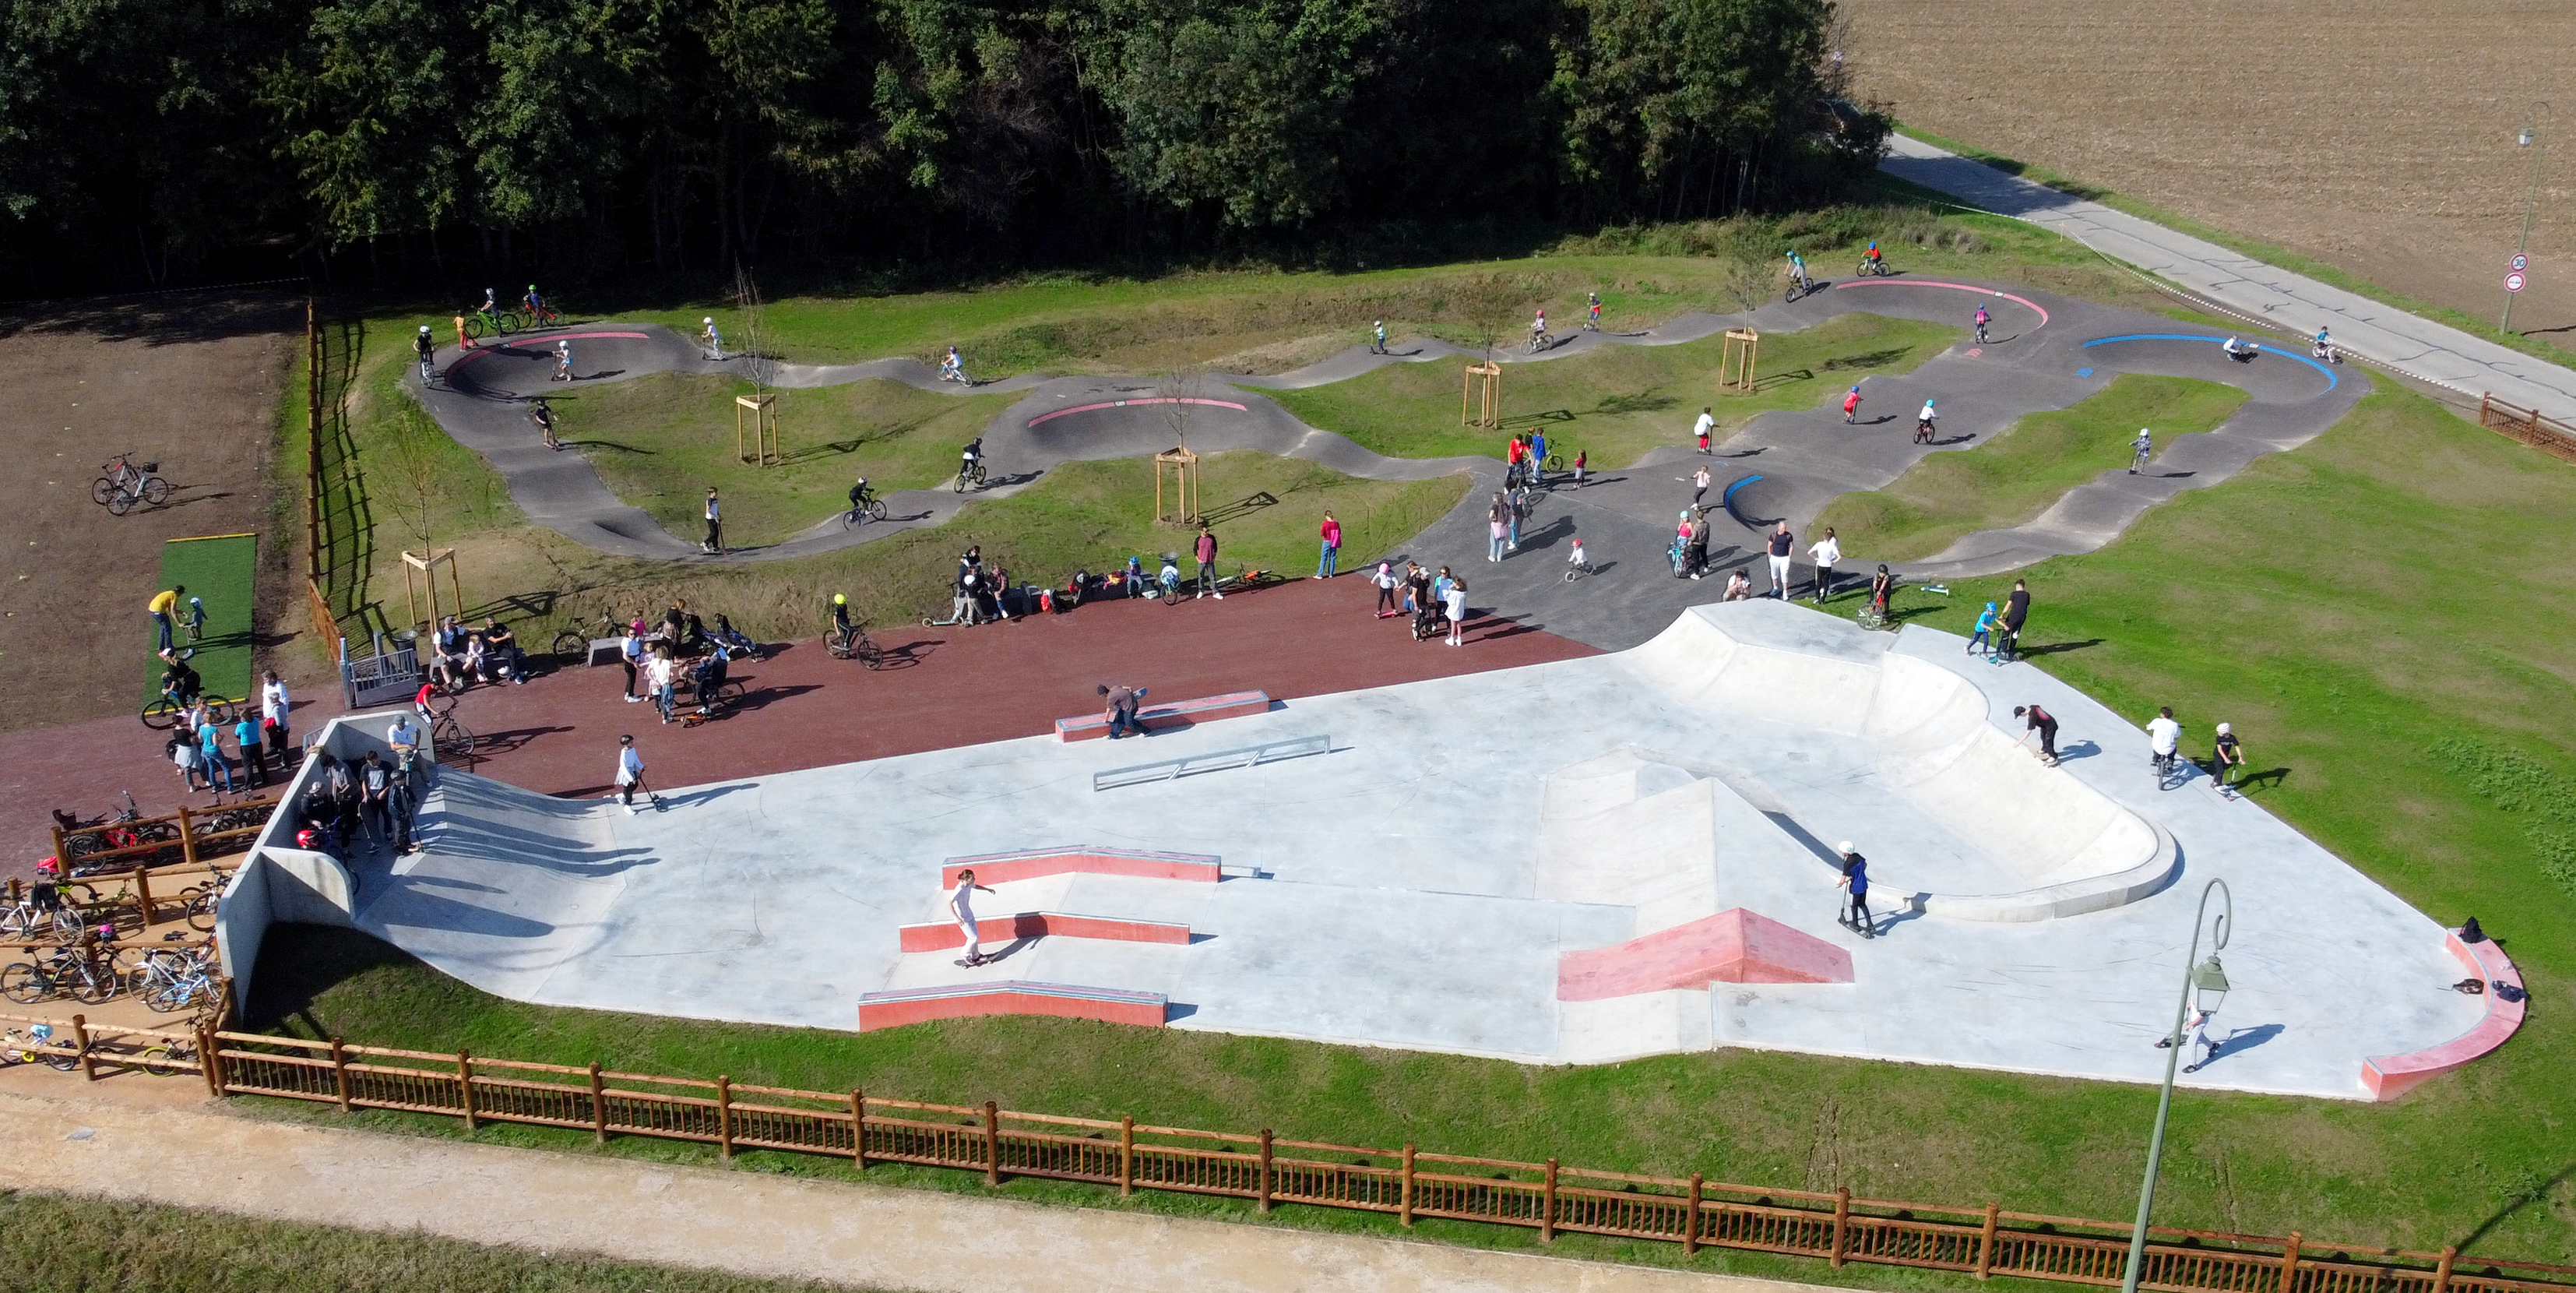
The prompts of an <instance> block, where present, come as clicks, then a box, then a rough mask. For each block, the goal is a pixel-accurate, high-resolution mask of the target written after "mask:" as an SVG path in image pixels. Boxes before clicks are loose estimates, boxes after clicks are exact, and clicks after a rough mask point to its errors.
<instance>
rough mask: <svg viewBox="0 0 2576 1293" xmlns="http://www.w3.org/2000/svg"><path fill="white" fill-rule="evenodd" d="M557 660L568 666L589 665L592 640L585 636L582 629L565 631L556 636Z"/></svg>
mask: <svg viewBox="0 0 2576 1293" xmlns="http://www.w3.org/2000/svg"><path fill="white" fill-rule="evenodd" d="M555 659H557V660H561V661H563V662H564V663H566V664H586V663H588V662H589V661H590V639H589V638H588V637H586V636H584V635H583V634H582V631H581V630H580V629H565V630H564V631H563V632H561V633H557V634H555Z"/></svg>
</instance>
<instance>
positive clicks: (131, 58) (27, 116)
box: [0, 0, 1886, 296]
mask: <svg viewBox="0 0 2576 1293" xmlns="http://www.w3.org/2000/svg"><path fill="white" fill-rule="evenodd" d="M0 10H4V11H5V13H6V24H7V25H6V29H5V31H0V212H5V216H0V232H5V234H6V241H5V243H0V296H24V295H34V294H40V293H46V292H59V291H67V290H86V291H115V290H124V289H130V288H134V287H145V286H157V285H162V284H165V283H185V282H189V281H204V280H205V279H207V278H209V277H223V276H227V275H231V276H241V275H246V274H256V273H259V272H261V271H263V270H265V271H268V272H271V273H281V274H291V273H299V272H305V273H313V274H316V275H327V276H331V277H334V278H341V277H350V276H357V277H362V278H364V277H372V278H374V279H376V280H379V281H382V280H386V279H391V280H394V281H403V280H433V279H444V278H447V277H448V276H449V275H450V273H451V272H459V273H466V274H468V275H469V276H471V274H472V273H473V272H475V271H482V270H491V271H494V272H496V273H503V272H508V271H513V270H525V271H526V272H528V273H529V274H532V275H533V274H538V273H542V274H543V275H545V276H546V277H548V278H549V279H552V280H557V281H563V280H578V279H590V278H599V277H603V276H612V275H621V274H633V273H637V272H651V271H659V272H664V273H672V272H677V273H707V272H717V271H721V270H722V269H723V268H725V267H727V266H730V265H733V264H735V263H737V262H751V263H759V262H776V261H779V260H782V259H797V258H848V257H857V258H885V259H905V260H912V261H935V260H939V259H942V258H953V257H958V256H965V255H973V256H986V257H995V258H999V259H1004V260H1008V261H1012V262H1016V263H1045V262H1068V261H1075V260H1079V259H1081V258H1084V257H1089V256H1097V255H1101V254H1105V253H1106V254H1136V253H1140V252H1149V251H1153V252H1178V253H1181V254H1190V253H1193V252H1199V251H1206V250H1210V249H1218V250H1221V249H1224V248H1227V247H1229V246H1244V245H1260V244H1263V243H1264V242H1265V240H1267V241H1269V242H1289V243H1293V242H1296V241H1299V240H1304V241H1308V242H1314V241H1318V240H1321V241H1330V240H1333V239H1349V238H1355V237H1362V236H1374V235H1375V234H1377V233H1379V232H1382V231H1385V230H1388V229H1398V230H1401V229H1407V228H1411V229H1421V230H1436V229H1438V228H1442V227H1445V226H1451V225H1456V224H1460V223H1464V222H1472V221H1479V220H1486V221H1505V222H1515V223H1524V224H1545V225H1552V226H1562V227H1580V226H1586V225H1601V224H1607V223H1616V222H1627V221H1645V220H1658V219H1677V218H1683V217H1691V218H1698V217H1703V216H1711V215H1716V216H1723V215H1727V214H1730V213H1733V212H1737V211H1742V210H1756V209H1779V208H1781V207H1784V206H1789V205H1796V204H1800V203H1805V202H1812V201H1819V200H1824V199H1829V198H1832V197H1835V196H1839V195H1840V194H1841V192H1842V191H1843V190H1845V189H1846V188H1847V187H1848V186H1849V185H1850V184H1852V183H1853V182H1855V181H1856V178H1857V177H1858V176H1859V175H1861V174H1863V173H1865V171H1866V170H1867V168H1868V167H1869V166H1870V165H1871V164H1873V163H1874V161H1875V159H1876V157H1877V153H1878V150H1879V148H1880V146H1881V144H1882V142H1883V139H1884V137H1885V132H1886V122H1885V121H1884V119H1883V118H1881V117H1879V116H1877V115H1875V114H1872V113H1867V112H1862V111H1858V110H1855V109H1852V108H1851V107H1850V106H1849V105H1848V104H1847V103H1845V102H1844V101H1843V100H1841V99H1840V98H1839V97H1838V95H1839V92H1840V89H1841V87H1840V86H1839V85H1838V84H1836V73H1835V71H1834V68H1835V65H1836V64H1835V61H1834V60H1833V58H1832V49H1833V46H1834V43H1835V41H1834V37H1833V30H1834V24H1835V22H1836V15H1835V11H1834V6H1833V4H1832V3H1831V0H0Z"/></svg>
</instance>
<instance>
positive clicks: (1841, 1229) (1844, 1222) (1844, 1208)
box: [1833, 1185, 1851, 1270]
mask: <svg viewBox="0 0 2576 1293" xmlns="http://www.w3.org/2000/svg"><path fill="white" fill-rule="evenodd" d="M1850 1242H1851V1187H1850V1186H1848V1185H1846V1186H1842V1187H1840V1188H1838V1189H1836V1190H1835V1191H1834V1255H1833V1263H1834V1267H1835V1269H1837V1270H1839V1269H1841V1267H1842V1264H1843V1250H1844V1248H1845V1247H1846V1246H1847V1245H1849V1244H1850Z"/></svg>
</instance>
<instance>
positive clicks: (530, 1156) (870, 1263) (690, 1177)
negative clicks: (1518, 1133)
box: [0, 1083, 1813, 1293]
mask: <svg viewBox="0 0 2576 1293" xmlns="http://www.w3.org/2000/svg"><path fill="white" fill-rule="evenodd" d="M71 1090H72V1091H73V1092H75V1093H78V1094H73V1095H65V1096H56V1095H46V1094H21V1093H17V1092H10V1093H6V1094H0V1182H5V1183H6V1184H7V1185H8V1186H9V1187H11V1188H16V1189H30V1190H51V1191H64V1192H68V1193H74V1194H85V1195H93V1196H105V1197H108V1198H113V1199H130V1200H137V1201H143V1202H151V1203H160V1204H169V1205H175V1206H179V1207H189V1208H213V1209H219V1210H221V1211H225V1212H233V1213H239V1214H244V1215H248V1216H254V1217H264V1218H273V1219H277V1220H283V1221H297V1222H306V1223H311V1224H317V1225H331V1226H346V1227H354V1228H359V1229H368V1230H387V1231H397V1232H426V1233H429V1234H435V1235H441V1236H444V1237H447V1238H450V1239H461V1240H466V1241H468V1242H472V1243H482V1244H510V1245H514V1246H517V1247H521V1248H533V1249H537V1250H540V1251H542V1252H553V1251H559V1250H560V1251H567V1252H585V1253H597V1254H600V1255H602V1256H607V1257H613V1258H618V1259H620V1260H626V1261H640V1262H653V1263H659V1264H663V1265H670V1266H690V1267H704V1268H712V1269H718V1270H724V1271H728V1272H732V1273H735V1274H740V1275H745V1276H751V1277H754V1278H760V1279H806V1280H821V1281H826V1282H830V1283H836V1284H849V1285H858V1286H866V1287H876V1288H886V1289H935V1290H943V1291H949V1290H953V1291H954V1293H985V1291H986V1290H991V1289H1008V1290H1012V1293H1056V1291H1057V1290H1062V1291H1063V1293H1093V1291H1094V1290H1098V1289H1103V1288H1116V1289H1122V1290H1137V1291H1138V1293H1154V1291H1157V1290H1170V1291H1171V1293H1273V1291H1278V1293H1287V1291H1289V1290H1297V1291H1300V1293H1329V1291H1331V1290H1351V1291H1352V1293H1414V1291H1416V1290H1418V1291H1420V1293H1435V1291H1436V1293H1488V1291H1489V1293H1521V1291H1523V1290H1540V1289H1547V1290H1582V1291H1584V1293H1595V1291H1598V1293H1609V1291H1610V1290H1637V1291H1638V1293H1797V1291H1799V1290H1805V1289H1808V1288H1811V1287H1813V1286H1810V1285H1804V1284H1789V1283H1782V1282H1777V1281H1771V1280H1756V1279H1746V1278H1743V1277H1740V1276H1723V1275H1699V1274H1689V1273H1683V1272H1676V1271H1659V1270H1651V1269H1646V1268H1640V1267H1633V1266H1612V1265H1606V1264H1599V1263H1591V1262H1576V1261H1567V1260H1564V1259H1560V1258H1554V1257H1541V1256H1533V1255H1529V1254H1523V1253H1497V1252H1486V1251H1481V1250H1478V1249H1473V1248H1464V1247H1452V1246H1447V1245H1439V1244H1428V1243H1415V1242H1409V1241H1405V1240H1397V1239H1385V1238H1378V1237H1374V1236H1360V1235H1337V1234H1325V1233H1320V1232H1316V1231H1308V1230H1294V1229H1289V1228H1286V1227H1278V1226H1261V1225H1245V1224H1238V1223H1230V1222H1223V1221H1205V1220H1196V1219H1184V1218H1175V1217H1161V1216H1153V1215H1149V1214H1144V1213H1136V1212H1113V1211H1107V1210H1100V1209H1091V1208H1068V1207H1053V1206H1047V1205H1043V1204H1031V1203H1019V1202H1013V1201H1008V1200H1003V1199H996V1198H984V1197H977V1196H975V1195H965V1194H946V1193H936V1192H932V1191H927V1190H899V1189H889V1188H885V1187H879V1186H866V1185H853V1184H845V1183H840V1182H832V1181H809V1180H798V1179H795V1178H792V1177H785V1176H774V1175H770V1174H767V1173H762V1172H748V1171H727V1170H722V1169H716V1168H701V1167H673V1166H666V1165H659V1164H644V1163H638V1162H635V1161H633V1160H630V1159H620V1158H608V1157H590V1156H585V1155H576V1154H558V1153H549V1152H545V1151H542V1150H529V1149H514V1148H504V1147H502V1146H497V1145H478V1144H467V1143H460V1142H456V1141H446V1140H432V1139H426V1138H417V1137H407V1136H386V1135H379V1134H374V1133H368V1132H361V1131H351V1130H343V1129H340V1128H333V1127H317V1126H310V1125H304V1124H298V1123H285V1122H269V1121H264V1120H261V1119H256V1118H250V1117H239V1116H233V1115H229V1114H226V1113H222V1112H218V1111H216V1110H214V1109H212V1108H209V1107H207V1106H205V1105H203V1104H198V1105H194V1106H189V1105H182V1104H169V1103H160V1102H155V1103H152V1104H128V1103H122V1102H116V1101H112V1100H108V1099H102V1098H99V1097H98V1096H95V1095H91V1094H88V1093H86V1092H80V1088H79V1087H78V1084H77V1083H74V1084H72V1087H71ZM156 1104H157V1105H158V1107H155V1106H156ZM75 1137H77V1139H75ZM537 1200H542V1201H543V1206H522V1205H524V1204H526V1203H529V1202H531V1201H537Z"/></svg>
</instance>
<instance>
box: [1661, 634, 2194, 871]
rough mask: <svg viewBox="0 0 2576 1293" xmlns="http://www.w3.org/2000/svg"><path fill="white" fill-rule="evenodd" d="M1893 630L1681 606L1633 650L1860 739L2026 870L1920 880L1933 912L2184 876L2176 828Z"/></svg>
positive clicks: (1928, 813) (1940, 820)
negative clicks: (2109, 792)
mask: <svg viewBox="0 0 2576 1293" xmlns="http://www.w3.org/2000/svg"><path fill="white" fill-rule="evenodd" d="M1895 641H1896V637H1895V635H1893V634H1884V633H1872V632H1867V631H1864V630H1862V629H1860V628H1858V627H1856V626H1854V625H1851V624H1848V623H1844V622H1842V621H1839V620H1835V619H1832V618H1830V617H1827V616H1821V615H1814V614H1810V613H1807V612H1804V611H1800V610H1797V609H1794V608H1792V607H1790V606H1787V605H1785V604H1782V603H1779V602H1775V601H1769V600H1760V601H1752V602H1737V603H1732V604H1726V605H1719V606H1701V607H1695V608H1692V609H1690V610H1687V611H1684V612H1683V613H1682V614H1681V616H1680V617H1679V618H1677V619H1676V620H1675V621H1674V622H1673V624H1672V626H1671V627H1670V628H1667V629H1666V630H1665V631H1664V632H1663V633H1661V634H1659V635H1657V636H1656V637H1655V638H1654V640H1652V641H1650V642H1648V643H1646V644H1645V645H1643V646H1640V647H1638V648H1636V649H1635V650H1633V651H1630V652H1628V653H1627V654H1626V655H1624V656H1622V657H1620V659H1621V661H1622V663H1623V665H1624V666H1625V667H1626V668H1628V669H1629V670H1631V671H1632V672H1634V673H1635V674H1636V675H1637V677H1638V678H1639V679H1640V680H1641V681H1643V682H1645V683H1646V684H1648V685H1650V686H1652V687H1654V688H1656V689H1658V690H1660V691H1661V692H1663V693H1664V694H1665V695H1666V696H1668V697H1670V698H1671V700H1672V701H1673V702H1674V703H1676V704H1678V705H1681V706H1683V707H1685V708H1690V709H1698V710H1703V711H1706V712H1709V713H1712V714H1724V715H1726V716H1727V717H1728V718H1730V719H1733V720H1739V721H1740V720H1744V719H1753V720H1758V721H1762V722H1768V723H1776V724H1779V725H1781V726H1783V727H1788V728H1794V729H1801V730H1804V731H1808V732H1815V733H1822V734H1824V735H1826V736H1828V737H1832V738H1839V739H1841V740H1845V741H1857V742H1859V743H1860V744H1861V746H1862V747H1864V748H1865V749H1866V751H1867V755H1868V758H1869V760H1870V762H1871V764H1872V765H1873V766H1874V768H1875V773H1876V777H1877V779H1878V780H1879V781H1880V782H1881V783H1882V784H1883V785H1884V786H1885V788H1887V789H1889V790H1892V791H1894V792H1895V794H1896V795H1897V797H1898V798H1900V799H1902V800H1903V801H1904V802H1905V803H1906V804H1907V805H1908V806H1909V807H1911V808H1912V809H1913V810H1914V811H1916V812H1919V813H1921V814H1922V815H1923V816H1924V817H1925V818H1927V819H1929V820H1930V821H1931V822H1932V823H1933V824H1935V825H1937V826H1939V827H1940V828H1942V829H1943V830H1946V831H1948V832H1949V833H1950V834H1951V835H1953V836H1955V837H1957V838H1958V839H1960V840H1962V841H1969V842H1972V844H1973V846H1974V847H1976V848H1977V849H1979V850H1980V851H1982V852H1983V853H1984V854H1985V860H1986V861H1987V862H1989V863H1991V865H1992V866H1993V868H1994V869H1995V870H1996V871H1998V872H2001V873H2002V874H2004V875H2007V876H2009V877H2011V879H2012V880H2013V881H2015V882H2017V883H2018V887H2013V888H2007V889H2000V890H1998V889H1995V888H1993V887H1992V886H1991V885H1990V884H1988V885H1981V886H1979V887H1981V888H1982V889H1983V891H1982V892H1947V891H1944V889H1943V888H1942V887H1941V886H1939V884H1938V882H1937V880H1935V882H1934V883H1932V884H1930V885H1927V886H1925V887H1923V888H1921V889H1918V890H1917V891H1916V892H1914V893H1913V894H1912V898H1913V902H1914V904H1915V905H1916V906H1918V907H1920V908H1921V909H1922V910H1923V911H1925V912H1926V913H1927V914H1930V915H1936V916H1945V917H1950V918H1954V919H1961V920H1984V921H2027V920H2048V919H2053V918H2055V917H2059V916H2072V915H2078V914H2081V913H2083V912H2089V911H2100V910H2103V909H2105V908H2109V907H2116V906H2120V905H2122V904H2124V903H2129V902H2134V901H2136V900H2137V899H2139V898H2141V897H2144V896H2146V895H2147V894H2150V893H2153V892H2155V891H2156V890H2157V889H2158V888H2161V887H2162V886H2163V885H2165V884H2166V883H2168V882H2169V881H2170V880H2171V879H2172V876H2173V873H2174V871H2175V869H2176V867H2177V866H2178V865H2179V856H2178V854H2177V852H2176V850H2175V847H2174V844H2173V841H2172V839H2171V838H2170V837H2169V836H2167V835H2166V834H2165V833H2164V832H2163V831H2161V830H2159V829H2157V828H2156V827H2155V826H2153V825H2151V824H2150V823H2148V822H2147V821H2146V820H2144V819H2143V818H2141V817H2139V816H2138V815H2137V814H2135V813H2133V812H2130V811H2129V810H2127V809H2125V808H2122V807H2120V806H2119V805H2118V804H2115V803H2113V802H2112V801H2111V800H2110V799H2109V798H2107V797H2105V796H2104V795H2102V794H2101V793H2100V792H2098V791H2096V790H2094V789H2092V788H2091V787H2089V786H2086V785H2084V784H2083V783H2082V782H2080V781H2077V780H2076V779H2075V778H2073V777H2072V776H2069V775H2067V774H2066V773H2065V772H2064V771H2063V770H2061V769H2057V768H2051V767H2049V766H2047V765H2045V764H2043V763H2041V762H2040V761H2039V760H2038V759H2036V758H2034V757H2032V755H2031V753H2030V752H2029V751H2028V750H2027V749H2024V748H2021V747H2018V746H2016V745H2015V743H2014V741H2013V738H2012V737H2011V736H2010V735H2009V734H2007V733H2006V732H2004V731H2003V730H2001V729H1999V728H1997V727H1996V726H1995V725H1994V724H1993V723H1992V722H1990V721H1989V720H1988V718H1987V715H1988V714H1989V713H1990V712H1991V710H1992V701H1991V699H1990V698H1989V697H1988V696H1987V695H1986V694H1985V693H1984V691H1982V690H1981V689H1980V688H1979V687H1978V686H1977V685H1976V683H1974V682H1972V681H1971V680H1969V679H1967V678H1964V677H1961V676H1959V675H1958V674H1956V673H1952V672H1950V671H1948V670H1945V669H1942V668H1940V667H1939V666H1937V665H1934V664H1931V663H1928V662H1926V661H1922V660H1917V659H1913V658H1910V657H1907V656H1902V655H1891V654H1889V651H1888V648H1889V647H1890V646H1892V645H1893V644H1894V643H1895ZM1759 775H1760V774H1759V773H1736V774H1735V775H1734V776H1732V777H1730V778H1729V780H1730V781H1737V780H1738V779H1740V778H1744V777H1751V778H1754V779H1755V780H1757V781H1758V779H1759ZM1736 789H1738V790H1739V791H1740V792H1741V793H1742V794H1743V795H1744V797H1745V798H1747V799H1749V800H1751V801H1753V802H1755V803H1756V804H1765V805H1767V804H1770V803H1771V802H1772V801H1773V800H1774V799H1775V796H1772V795H1770V794H1769V793H1768V791H1767V789H1766V788H1765V787H1762V786H1759V785H1741V784H1739V785H1737V786H1736ZM1769 815H1770V816H1772V817H1773V819H1774V820H1775V821H1776V820H1780V819H1781V818H1782V817H1783V815H1784V814H1783V813H1780V812H1772V813H1770V814H1769ZM1817 837H1818V838H1820V839H1829V838H1831V835H1830V832H1823V831H1820V832H1818V833H1817ZM1863 851H1864V852H1866V851H1867V849H1866V848H1864V849H1863Z"/></svg>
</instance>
